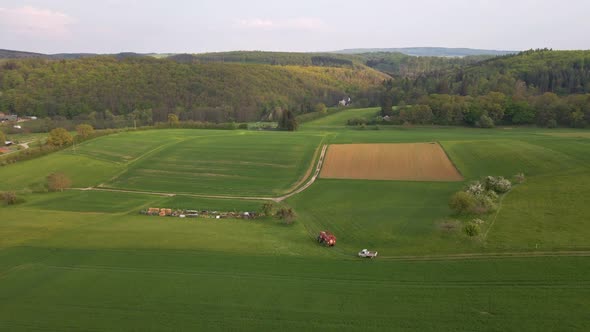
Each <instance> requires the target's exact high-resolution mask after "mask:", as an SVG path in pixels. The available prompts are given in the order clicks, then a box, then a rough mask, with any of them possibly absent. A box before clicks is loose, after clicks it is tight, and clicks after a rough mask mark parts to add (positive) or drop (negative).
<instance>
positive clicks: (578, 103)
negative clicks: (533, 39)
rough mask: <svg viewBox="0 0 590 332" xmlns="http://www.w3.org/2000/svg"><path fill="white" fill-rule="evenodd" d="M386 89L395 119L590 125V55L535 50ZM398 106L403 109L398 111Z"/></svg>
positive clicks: (384, 102)
mask: <svg viewBox="0 0 590 332" xmlns="http://www.w3.org/2000/svg"><path fill="white" fill-rule="evenodd" d="M382 88H383V93H382V98H381V106H382V110H383V115H391V116H393V119H394V120H395V121H402V122H410V123H413V122H414V123H435V124H465V125H479V126H485V127H487V126H490V125H493V124H494V123H495V124H499V123H503V124H537V125H542V126H557V125H563V126H574V127H585V126H587V125H588V122H589V121H590V98H589V97H590V51H551V50H531V51H526V52H522V53H520V54H518V55H508V56H503V57H499V58H493V59H489V60H484V61H481V62H479V63H476V64H473V65H468V66H465V67H461V68H458V69H452V70H440V71H433V72H429V73H424V74H422V75H419V76H418V77H415V78H411V77H404V78H397V79H392V80H389V81H386V82H385V83H384V84H383V87H382ZM393 105H399V106H402V107H401V108H399V109H398V110H397V111H394V110H392V106H393ZM405 105H414V106H413V107H412V109H413V110H418V112H419V113H420V112H421V113H423V114H422V115H423V116H419V117H417V118H416V117H411V116H409V113H408V112H409V109H408V107H406V106H405ZM400 110H401V111H403V112H402V113H401V114H400V113H398V112H399V111H400ZM404 112H405V113H404ZM490 120H491V121H490Z"/></svg>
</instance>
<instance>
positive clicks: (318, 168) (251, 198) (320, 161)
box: [70, 144, 328, 203]
mask: <svg viewBox="0 0 590 332" xmlns="http://www.w3.org/2000/svg"><path fill="white" fill-rule="evenodd" d="M327 149H328V145H327V144H324V145H323V146H322V151H321V153H320V156H319V159H318V161H317V164H316V169H315V171H314V172H313V175H312V177H311V178H310V179H309V180H308V181H307V182H305V184H304V185H303V186H301V187H299V188H296V189H295V190H293V191H291V192H290V193H287V194H285V195H283V196H279V197H257V196H225V195H204V194H189V193H174V192H155V191H135V190H126V189H115V188H108V187H88V188H70V190H82V191H88V190H92V191H111V192H120V193H133V194H145V195H156V196H164V197H174V196H188V197H200V198H218V199H238V200H248V201H273V202H277V203H279V202H282V201H284V200H286V199H287V198H289V197H291V196H293V195H296V194H299V193H300V192H302V191H304V190H305V189H307V188H309V187H310V186H311V185H312V184H313V183H314V182H315V180H316V179H317V178H318V176H319V174H320V171H321V170H322V164H323V162H324V157H325V156H326V150H327ZM313 165H314V163H312V164H311V165H310V166H309V167H310V169H311V168H312V167H313ZM308 173H309V172H307V173H306V175H307V174H308Z"/></svg>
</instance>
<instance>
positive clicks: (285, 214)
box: [275, 207, 297, 225]
mask: <svg viewBox="0 0 590 332" xmlns="http://www.w3.org/2000/svg"><path fill="white" fill-rule="evenodd" d="M275 216H276V217H277V218H279V219H281V220H283V222H284V223H285V224H287V225H290V224H292V223H293V222H294V221H295V218H297V215H296V214H295V211H293V209H292V208H284V207H283V208H280V209H279V210H278V211H277V213H276V214H275Z"/></svg>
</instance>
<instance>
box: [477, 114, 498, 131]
mask: <svg viewBox="0 0 590 332" xmlns="http://www.w3.org/2000/svg"><path fill="white" fill-rule="evenodd" d="M477 125H478V127H480V128H494V120H492V118H490V117H489V116H487V115H485V114H484V115H482V116H481V117H480V118H479V121H478V122H477Z"/></svg>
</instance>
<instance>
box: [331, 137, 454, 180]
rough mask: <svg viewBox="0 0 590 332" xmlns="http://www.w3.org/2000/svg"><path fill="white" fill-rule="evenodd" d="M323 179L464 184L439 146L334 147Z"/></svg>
mask: <svg viewBox="0 0 590 332" xmlns="http://www.w3.org/2000/svg"><path fill="white" fill-rule="evenodd" d="M320 177H321V178H324V179H365V180H400V181H461V180H463V176H461V174H460V173H459V171H458V170H457V169H456V168H455V166H454V165H453V163H452V162H451V161H450V160H449V158H448V157H447V155H446V153H445V152H444V150H443V149H442V147H441V146H440V145H438V144H437V143H404V144H333V145H330V147H329V148H328V154H327V156H326V161H325V163H324V167H323V168H322V171H321V174H320Z"/></svg>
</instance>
